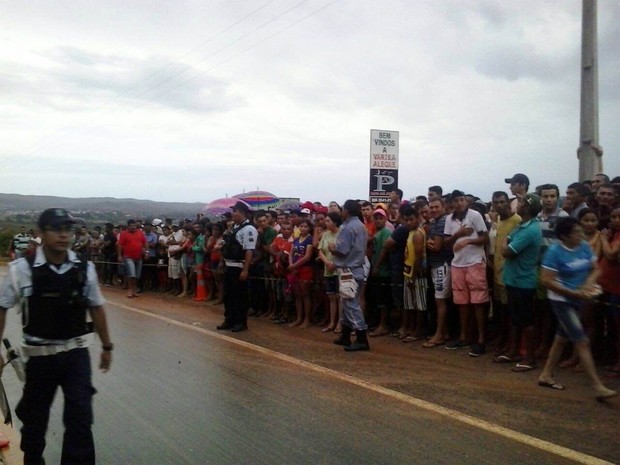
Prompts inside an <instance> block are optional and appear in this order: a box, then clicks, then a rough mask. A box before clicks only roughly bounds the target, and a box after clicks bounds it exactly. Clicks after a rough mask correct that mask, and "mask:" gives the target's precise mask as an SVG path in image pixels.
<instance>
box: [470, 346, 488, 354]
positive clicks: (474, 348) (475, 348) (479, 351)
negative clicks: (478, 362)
mask: <svg viewBox="0 0 620 465" xmlns="http://www.w3.org/2000/svg"><path fill="white" fill-rule="evenodd" d="M485 353H486V350H485V347H484V344H474V345H473V346H472V348H471V350H470V351H469V356H470V357H480V356H481V355H484V354H485Z"/></svg>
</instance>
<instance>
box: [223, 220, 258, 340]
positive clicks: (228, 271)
mask: <svg viewBox="0 0 620 465" xmlns="http://www.w3.org/2000/svg"><path fill="white" fill-rule="evenodd" d="M257 237H258V232H257V231H256V228H255V227H254V226H252V225H251V224H250V221H249V220H247V219H246V220H245V221H244V222H243V223H241V224H239V225H237V224H236V225H235V226H234V227H233V230H232V231H230V232H226V233H225V234H224V237H223V239H224V245H223V247H222V256H223V258H224V264H225V265H226V268H225V270H224V324H223V325H220V326H219V327H218V329H233V330H241V329H245V328H247V322H248V306H249V301H248V300H249V292H248V282H247V281H241V280H239V276H240V275H241V272H242V271H243V267H244V260H245V251H246V250H255V249H256V240H257Z"/></svg>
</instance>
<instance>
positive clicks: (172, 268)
mask: <svg viewBox="0 0 620 465" xmlns="http://www.w3.org/2000/svg"><path fill="white" fill-rule="evenodd" d="M168 277H169V278H171V279H179V278H180V277H181V260H178V259H176V258H173V257H170V260H169V261H168Z"/></svg>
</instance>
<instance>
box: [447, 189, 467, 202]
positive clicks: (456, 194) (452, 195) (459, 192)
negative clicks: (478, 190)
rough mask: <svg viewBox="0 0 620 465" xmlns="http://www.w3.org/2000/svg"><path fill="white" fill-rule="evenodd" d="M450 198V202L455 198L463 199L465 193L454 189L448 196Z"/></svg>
mask: <svg viewBox="0 0 620 465" xmlns="http://www.w3.org/2000/svg"><path fill="white" fill-rule="evenodd" d="M450 197H451V198H452V200H454V199H456V198H457V197H465V193H464V192H463V191H460V190H458V189H455V190H453V191H452V194H450Z"/></svg>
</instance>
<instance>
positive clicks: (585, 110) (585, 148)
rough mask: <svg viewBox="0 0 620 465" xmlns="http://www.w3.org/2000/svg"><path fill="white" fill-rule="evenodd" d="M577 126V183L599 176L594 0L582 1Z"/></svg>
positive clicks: (599, 149)
mask: <svg viewBox="0 0 620 465" xmlns="http://www.w3.org/2000/svg"><path fill="white" fill-rule="evenodd" d="M582 4H583V12H582V25H581V122H580V131H579V148H578V149H577V158H579V181H587V180H591V179H592V178H593V177H594V175H595V174H597V173H602V172H603V149H602V147H600V146H599V140H598V44H597V27H596V23H597V19H596V0H582Z"/></svg>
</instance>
